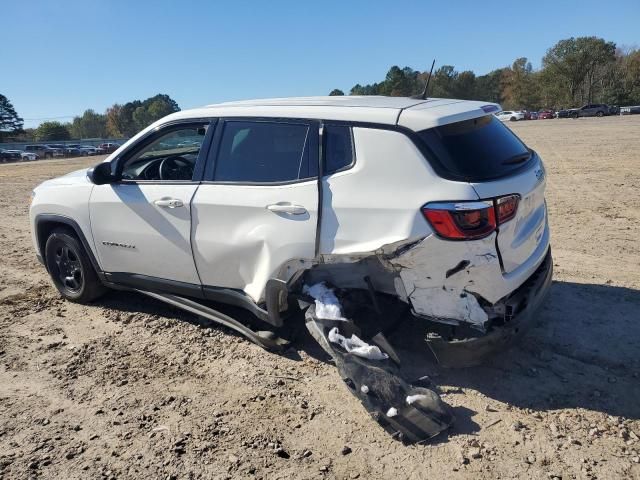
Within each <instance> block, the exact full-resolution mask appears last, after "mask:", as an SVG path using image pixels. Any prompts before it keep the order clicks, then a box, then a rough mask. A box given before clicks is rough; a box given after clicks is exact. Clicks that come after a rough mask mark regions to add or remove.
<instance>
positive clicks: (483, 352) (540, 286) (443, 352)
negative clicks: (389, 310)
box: [426, 249, 553, 367]
mask: <svg viewBox="0 0 640 480" xmlns="http://www.w3.org/2000/svg"><path fill="white" fill-rule="evenodd" d="M552 277H553V259H552V257H551V249H549V250H548V252H547V255H546V257H545V259H544V261H543V262H542V263H541V264H540V266H539V267H538V268H537V269H536V271H535V272H534V273H533V275H531V277H529V279H528V280H527V281H526V282H525V283H524V284H523V285H522V286H520V287H519V288H518V289H517V290H516V291H515V292H514V294H512V295H511V296H510V297H509V299H508V300H507V301H506V303H507V305H508V306H509V307H510V308H512V309H513V316H512V317H511V318H510V320H508V321H505V323H504V325H501V326H495V327H493V328H492V329H491V330H489V331H488V332H487V333H486V334H484V335H482V336H477V337H470V338H464V339H460V340H458V339H453V340H448V339H445V338H443V337H441V336H431V337H428V338H427V340H426V341H427V344H428V345H429V348H430V349H431V351H432V352H433V354H434V355H435V357H436V358H437V360H438V362H439V363H440V364H441V365H443V366H445V367H469V366H474V365H478V364H480V363H482V362H483V361H485V360H486V359H487V358H488V357H489V356H491V355H493V354H494V353H496V352H499V351H501V350H505V349H507V348H509V346H511V345H512V344H513V343H514V342H515V341H516V340H517V339H518V338H519V337H521V336H522V334H523V333H524V332H526V331H527V330H528V329H529V328H530V327H531V326H532V325H534V324H535V323H536V320H537V318H538V311H539V309H540V307H541V306H542V304H543V303H544V302H545V300H546V298H547V296H548V293H549V290H550V288H551V282H552Z"/></svg>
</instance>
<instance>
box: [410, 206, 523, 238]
mask: <svg viewBox="0 0 640 480" xmlns="http://www.w3.org/2000/svg"><path fill="white" fill-rule="evenodd" d="M519 201H520V196H519V195H506V196H504V197H498V198H495V199H490V200H486V201H477V202H444V203H430V204H428V205H425V206H424V207H422V214H423V215H424V218H426V219H427V221H428V222H429V224H430V225H431V228H433V230H434V231H435V232H436V234H437V235H438V236H440V237H442V238H446V239H448V240H476V239H478V238H483V237H486V236H487V235H490V234H491V233H492V232H493V231H495V229H496V228H497V227H498V225H502V224H503V223H505V222H508V221H509V220H511V219H512V218H513V217H515V216H516V212H517V211H518V202H519Z"/></svg>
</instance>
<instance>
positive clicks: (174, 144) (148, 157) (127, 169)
mask: <svg viewBox="0 0 640 480" xmlns="http://www.w3.org/2000/svg"><path fill="white" fill-rule="evenodd" d="M207 128H208V123H202V124H193V125H189V126H182V127H173V128H171V129H169V130H168V131H167V132H166V133H164V134H160V135H159V136H157V137H155V138H153V140H152V141H151V142H150V143H148V144H147V145H145V146H144V147H142V148H141V149H139V150H137V151H136V152H134V153H133V154H132V155H131V156H130V157H128V158H127V159H126V160H125V162H124V165H123V167H122V179H123V180H191V179H192V177H193V170H194V168H195V165H196V160H197V159H198V153H199V151H200V147H201V146H202V142H203V141H204V136H205V134H206V132H207Z"/></svg>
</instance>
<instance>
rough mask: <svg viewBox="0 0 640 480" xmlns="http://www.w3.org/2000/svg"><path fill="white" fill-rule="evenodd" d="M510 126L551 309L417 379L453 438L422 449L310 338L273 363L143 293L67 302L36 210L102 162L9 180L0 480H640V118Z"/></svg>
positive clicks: (1, 270) (42, 166)
mask: <svg viewBox="0 0 640 480" xmlns="http://www.w3.org/2000/svg"><path fill="white" fill-rule="evenodd" d="M509 126H510V127H512V128H513V129H514V131H515V132H516V133H517V134H518V135H520V136H521V137H522V138H523V139H524V140H525V142H527V144H528V145H529V146H531V147H532V148H534V149H535V150H537V151H538V153H539V154H540V155H541V156H542V157H543V159H544V160H545V163H546V166H547V174H548V190H547V191H548V195H547V202H548V206H549V212H550V221H551V227H552V235H553V238H552V245H553V254H554V264H555V280H554V284H553V287H552V293H551V297H550V300H549V302H548V305H547V306H546V307H545V308H544V310H543V311H542V312H541V315H540V318H539V322H538V325H537V326H536V327H535V328H534V329H533V330H532V331H531V332H530V333H529V334H528V335H527V336H526V337H525V338H524V340H523V341H522V342H521V343H520V344H518V345H516V346H515V347H514V348H512V349H511V350H509V351H508V352H504V353H501V354H499V355H497V356H496V357H494V358H493V359H492V360H491V361H490V362H489V363H488V364H486V365H484V366H482V367H477V368H473V369H464V370H446V369H442V368H440V367H438V366H437V365H435V364H434V363H433V361H432V359H431V357H430V356H429V355H428V353H427V352H426V351H425V353H424V355H423V356H421V357H419V359H418V360H417V361H415V362H413V364H412V365H411V366H410V368H411V369H412V370H413V371H414V372H415V373H416V374H420V375H429V376H430V377H431V378H432V379H433V382H434V383H435V384H436V385H438V386H439V388H440V392H441V394H442V396H443V399H444V400H445V401H446V402H447V403H449V404H450V405H451V406H452V408H453V409H454V413H455V415H456V418H457V421H456V423H455V424H454V426H453V428H452V429H451V430H450V431H449V432H448V433H447V434H446V435H441V436H440V437H437V438H436V439H434V440H433V441H431V442H429V443H427V444H425V445H413V446H408V447H407V446H403V445H402V444H401V443H398V442H396V441H394V440H392V439H391V438H390V437H389V436H388V435H387V434H386V433H385V432H384V431H383V430H382V429H381V428H380V427H379V426H378V425H377V424H376V423H375V422H374V421H372V420H371V419H370V418H368V416H367V413H366V411H365V410H364V408H363V407H362V406H361V405H360V403H359V401H358V400H357V399H356V398H354V397H352V396H351V394H349V392H348V391H347V389H346V388H345V387H344V386H343V385H342V382H341V379H340V377H339V375H338V373H337V371H336V369H335V368H334V367H332V366H331V365H330V364H329V363H326V362H324V361H322V359H321V358H320V357H319V355H318V354H317V347H314V343H313V341H311V340H310V339H309V338H308V337H307V336H305V335H304V332H303V331H302V330H301V331H300V332H299V335H298V337H297V339H296V340H295V342H294V343H293V348H291V349H290V350H289V351H288V352H287V353H286V354H285V355H275V354H270V353H267V352H265V351H263V350H262V349H260V348H259V347H257V346H255V345H253V344H251V343H249V342H247V341H245V340H244V339H242V338H240V337H238V336H236V335H234V334H232V333H230V331H228V330H226V329H224V328H221V327H217V326H215V325H210V324H207V323H203V322H202V321H201V320H199V319H197V318H196V317H193V316H190V315H188V314H185V313H182V312H179V311H177V310H173V309H169V308H167V307H166V306H165V305H163V304H160V303H157V302H155V301H153V300H151V299H147V298H143V297H142V296H140V295H137V294H134V293H124V292H113V293H109V294H108V295H107V296H105V297H104V298H103V299H101V300H100V301H99V302H98V303H96V304H94V305H91V306H82V305H76V304H72V303H68V302H65V301H62V300H61V299H60V298H59V296H58V294H57V291H56V290H55V289H54V288H53V286H52V285H51V283H50V282H49V280H48V277H47V274H46V272H45V270H44V268H43V267H42V266H41V265H40V264H39V263H38V262H37V261H36V259H35V255H34V252H33V249H32V246H31V240H30V234H29V219H28V203H29V195H30V192H31V189H32V188H33V187H34V186H35V185H37V184H38V183H40V182H41V181H43V180H45V179H47V178H51V177H54V176H58V175H61V174H64V173H66V172H68V171H71V170H74V169H78V168H82V167H85V166H88V165H91V164H93V163H95V162H96V161H97V159H96V158H80V159H72V160H55V161H40V162H32V163H20V164H3V165H0V193H1V198H2V200H3V201H2V202H1V203H0V218H1V222H0V225H1V226H0V255H1V256H2V259H1V260H0V478H4V479H23V478H61V479H75V478H78V479H87V478H90V479H94V478H95V479H108V478H114V479H115V478H117V479H120V478H145V479H147V478H149V479H151V478H159V479H170V478H180V479H182V478H215V479H218V478H220V479H222V478H263V479H267V478H268V479H278V478H282V479H290V478H305V479H306V478H331V479H333V478H339V479H343V478H347V479H352V478H361V479H382V478H384V479H387V478H388V479H395V478H398V479H423V478H424V479H427V478H428V479H438V478H450V479H457V478H460V479H476V478H492V479H493V478H527V479H528V478H536V479H545V478H554V477H557V478H562V479H565V480H566V479H574V478H575V479H595V478H599V479H611V478H625V479H627V478H640V439H639V437H640V240H639V238H640V116H634V117H610V118H603V119H597V118H593V119H580V120H540V121H532V122H518V123H516V124H513V125H511V124H510V125H509ZM392 340H395V342H396V345H397V342H398V340H397V338H394V339H392ZM345 447H348V448H345Z"/></svg>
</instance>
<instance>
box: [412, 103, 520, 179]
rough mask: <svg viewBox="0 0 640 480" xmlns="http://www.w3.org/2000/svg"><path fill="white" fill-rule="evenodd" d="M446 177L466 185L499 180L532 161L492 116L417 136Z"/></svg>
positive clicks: (516, 138) (507, 130) (506, 128)
mask: <svg viewBox="0 0 640 480" xmlns="http://www.w3.org/2000/svg"><path fill="white" fill-rule="evenodd" d="M419 136H420V137H421V138H422V140H424V142H425V143H426V144H427V146H428V147H429V149H430V150H431V151H432V152H433V153H434V154H435V156H436V159H437V161H438V162H439V163H440V164H441V166H442V168H443V169H444V170H445V173H446V174H449V175H452V176H454V177H457V178H459V179H465V180H468V181H480V180H489V179H492V178H498V177H502V176H505V175H508V174H509V173H511V172H513V171H515V170H517V169H519V168H520V167H522V165H524V164H525V163H527V161H528V160H529V159H530V158H531V157H532V154H531V152H530V151H529V149H527V147H526V146H525V144H524V143H522V141H520V139H519V138H518V137H516V136H515V134H513V133H512V132H511V130H509V128H508V127H506V126H505V125H503V124H502V122H500V121H499V120H498V119H496V118H495V117H494V116H493V115H486V116H484V117H480V118H474V119H471V120H465V121H462V122H456V123H451V124H449V125H443V126H441V127H435V128H430V129H428V130H423V131H422V132H419Z"/></svg>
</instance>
